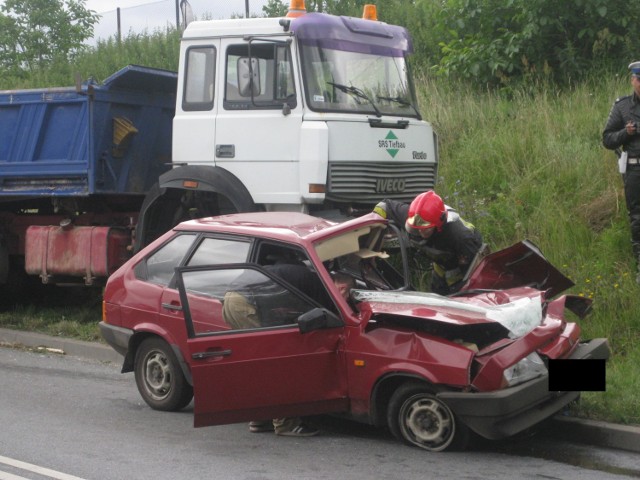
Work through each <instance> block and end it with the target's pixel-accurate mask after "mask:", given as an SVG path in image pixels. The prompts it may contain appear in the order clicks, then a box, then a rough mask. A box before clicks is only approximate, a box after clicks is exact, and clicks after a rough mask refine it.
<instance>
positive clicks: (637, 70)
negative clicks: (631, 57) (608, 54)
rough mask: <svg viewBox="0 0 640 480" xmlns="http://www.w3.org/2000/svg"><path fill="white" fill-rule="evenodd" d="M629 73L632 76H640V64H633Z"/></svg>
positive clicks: (630, 65)
mask: <svg viewBox="0 0 640 480" xmlns="http://www.w3.org/2000/svg"><path fill="white" fill-rule="evenodd" d="M629 71H630V72H631V74H632V75H637V76H640V62H633V63H630V64H629Z"/></svg>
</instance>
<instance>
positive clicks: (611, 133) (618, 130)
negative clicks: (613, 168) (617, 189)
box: [602, 61, 640, 283]
mask: <svg viewBox="0 0 640 480" xmlns="http://www.w3.org/2000/svg"><path fill="white" fill-rule="evenodd" d="M629 71H630V72H631V86H632V87H633V93H632V94H631V95H627V96H626V97H620V98H618V99H616V101H615V103H614V104H613V107H612V108H611V113H609V119H608V120H607V124H606V126H605V127H604V131H603V132H602V143H603V144H604V146H605V147H606V148H608V149H610V150H615V151H616V153H617V154H618V157H619V162H618V163H619V168H620V173H622V180H623V183H624V196H625V200H626V203H627V210H628V212H629V222H630V224H631V245H632V248H633V256H634V258H635V259H636V262H637V266H638V274H637V276H636V282H637V283H640V131H639V130H638V127H639V125H640V61H639V62H633V63H631V64H630V65H629Z"/></svg>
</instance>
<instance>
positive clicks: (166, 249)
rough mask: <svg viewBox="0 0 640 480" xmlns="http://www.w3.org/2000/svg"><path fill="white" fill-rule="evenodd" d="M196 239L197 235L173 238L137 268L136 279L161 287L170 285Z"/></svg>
mask: <svg viewBox="0 0 640 480" xmlns="http://www.w3.org/2000/svg"><path fill="white" fill-rule="evenodd" d="M195 238H196V235H195V234H183V235H177V236H175V237H173V238H172V239H171V240H169V241H168V242H167V243H165V244H164V245H163V246H162V247H160V248H159V249H158V250H156V251H155V252H153V253H152V254H151V255H149V257H147V258H146V260H145V261H143V262H141V263H139V264H138V265H137V266H136V268H135V274H136V277H137V278H139V279H141V280H147V281H149V282H152V283H157V284H159V285H168V284H169V282H170V281H171V279H172V278H173V274H174V272H175V268H176V267H177V266H178V265H179V264H180V262H182V259H183V258H184V256H185V255H186V253H187V251H188V250H189V248H190V247H191V245H192V244H193V241H194V240H195Z"/></svg>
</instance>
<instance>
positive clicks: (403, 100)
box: [378, 96, 422, 120]
mask: <svg viewBox="0 0 640 480" xmlns="http://www.w3.org/2000/svg"><path fill="white" fill-rule="evenodd" d="M378 100H387V101H389V102H395V103H399V104H400V105H402V106H403V107H411V108H412V109H413V111H414V112H416V115H417V116H418V120H422V115H420V112H418V109H417V108H416V106H415V105H414V104H413V103H411V102H410V101H408V100H407V99H406V98H403V97H380V96H378Z"/></svg>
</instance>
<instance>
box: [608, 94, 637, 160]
mask: <svg viewBox="0 0 640 480" xmlns="http://www.w3.org/2000/svg"><path fill="white" fill-rule="evenodd" d="M629 121H631V122H635V123H636V124H637V125H638V132H640V99H639V98H638V97H637V96H636V95H635V94H634V95H628V96H626V97H621V98H618V99H617V100H616V101H615V103H614V104H613V107H612V108H611V112H610V113H609V119H608V120H607V124H606V125H605V127H604V131H603V133H602V143H603V145H604V146H605V147H606V148H608V149H610V150H616V149H623V150H625V151H627V152H628V153H629V157H632V158H638V157H640V134H636V135H629V134H627V130H626V125H627V122H629Z"/></svg>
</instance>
